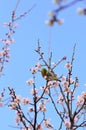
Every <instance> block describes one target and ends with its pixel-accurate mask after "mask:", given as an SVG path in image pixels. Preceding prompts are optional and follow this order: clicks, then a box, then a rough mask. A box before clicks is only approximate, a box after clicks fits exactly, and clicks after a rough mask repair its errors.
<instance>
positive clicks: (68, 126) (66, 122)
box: [64, 120, 71, 128]
mask: <svg viewBox="0 0 86 130" xmlns="http://www.w3.org/2000/svg"><path fill="white" fill-rule="evenodd" d="M64 124H65V126H66V127H67V128H70V125H71V123H70V122H69V121H68V120H65V121H64Z"/></svg>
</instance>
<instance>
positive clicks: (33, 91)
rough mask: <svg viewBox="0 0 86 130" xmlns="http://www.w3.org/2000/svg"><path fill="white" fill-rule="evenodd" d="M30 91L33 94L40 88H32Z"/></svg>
mask: <svg viewBox="0 0 86 130" xmlns="http://www.w3.org/2000/svg"><path fill="white" fill-rule="evenodd" d="M30 93H31V94H32V95H34V94H38V90H37V89H36V88H34V89H33V88H32V89H31V90H30Z"/></svg>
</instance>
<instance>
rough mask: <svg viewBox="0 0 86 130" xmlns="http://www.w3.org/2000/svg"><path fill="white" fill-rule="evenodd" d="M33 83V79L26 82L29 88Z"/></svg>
mask: <svg viewBox="0 0 86 130" xmlns="http://www.w3.org/2000/svg"><path fill="white" fill-rule="evenodd" d="M33 83H34V80H33V79H29V80H27V81H26V84H27V86H30V85H31V84H33Z"/></svg>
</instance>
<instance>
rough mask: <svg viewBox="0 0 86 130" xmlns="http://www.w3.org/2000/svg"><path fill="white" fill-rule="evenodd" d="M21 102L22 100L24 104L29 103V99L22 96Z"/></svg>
mask: <svg viewBox="0 0 86 130" xmlns="http://www.w3.org/2000/svg"><path fill="white" fill-rule="evenodd" d="M22 102H23V104H24V105H26V104H29V103H30V99H29V98H23V99H22Z"/></svg>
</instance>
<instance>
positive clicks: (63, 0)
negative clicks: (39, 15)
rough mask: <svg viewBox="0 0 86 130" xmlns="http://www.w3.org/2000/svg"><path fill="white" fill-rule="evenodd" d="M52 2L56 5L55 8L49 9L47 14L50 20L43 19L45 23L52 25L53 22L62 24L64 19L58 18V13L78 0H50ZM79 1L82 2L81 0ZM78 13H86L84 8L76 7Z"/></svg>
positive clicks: (78, 0)
mask: <svg viewBox="0 0 86 130" xmlns="http://www.w3.org/2000/svg"><path fill="white" fill-rule="evenodd" d="M52 2H53V3H54V4H56V5H57V8H56V9H55V10H53V11H49V13H48V15H49V17H50V20H47V21H45V24H47V25H49V26H53V25H54V23H58V24H59V25H62V24H63V23H64V19H59V18H58V14H59V12H61V10H64V9H67V8H68V7H70V6H72V5H74V4H76V3H78V2H80V0H72V1H68V0H52ZM81 2H84V0H82V1H81ZM77 12H78V14H80V15H84V16H85V15H86V8H78V9H77Z"/></svg>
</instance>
